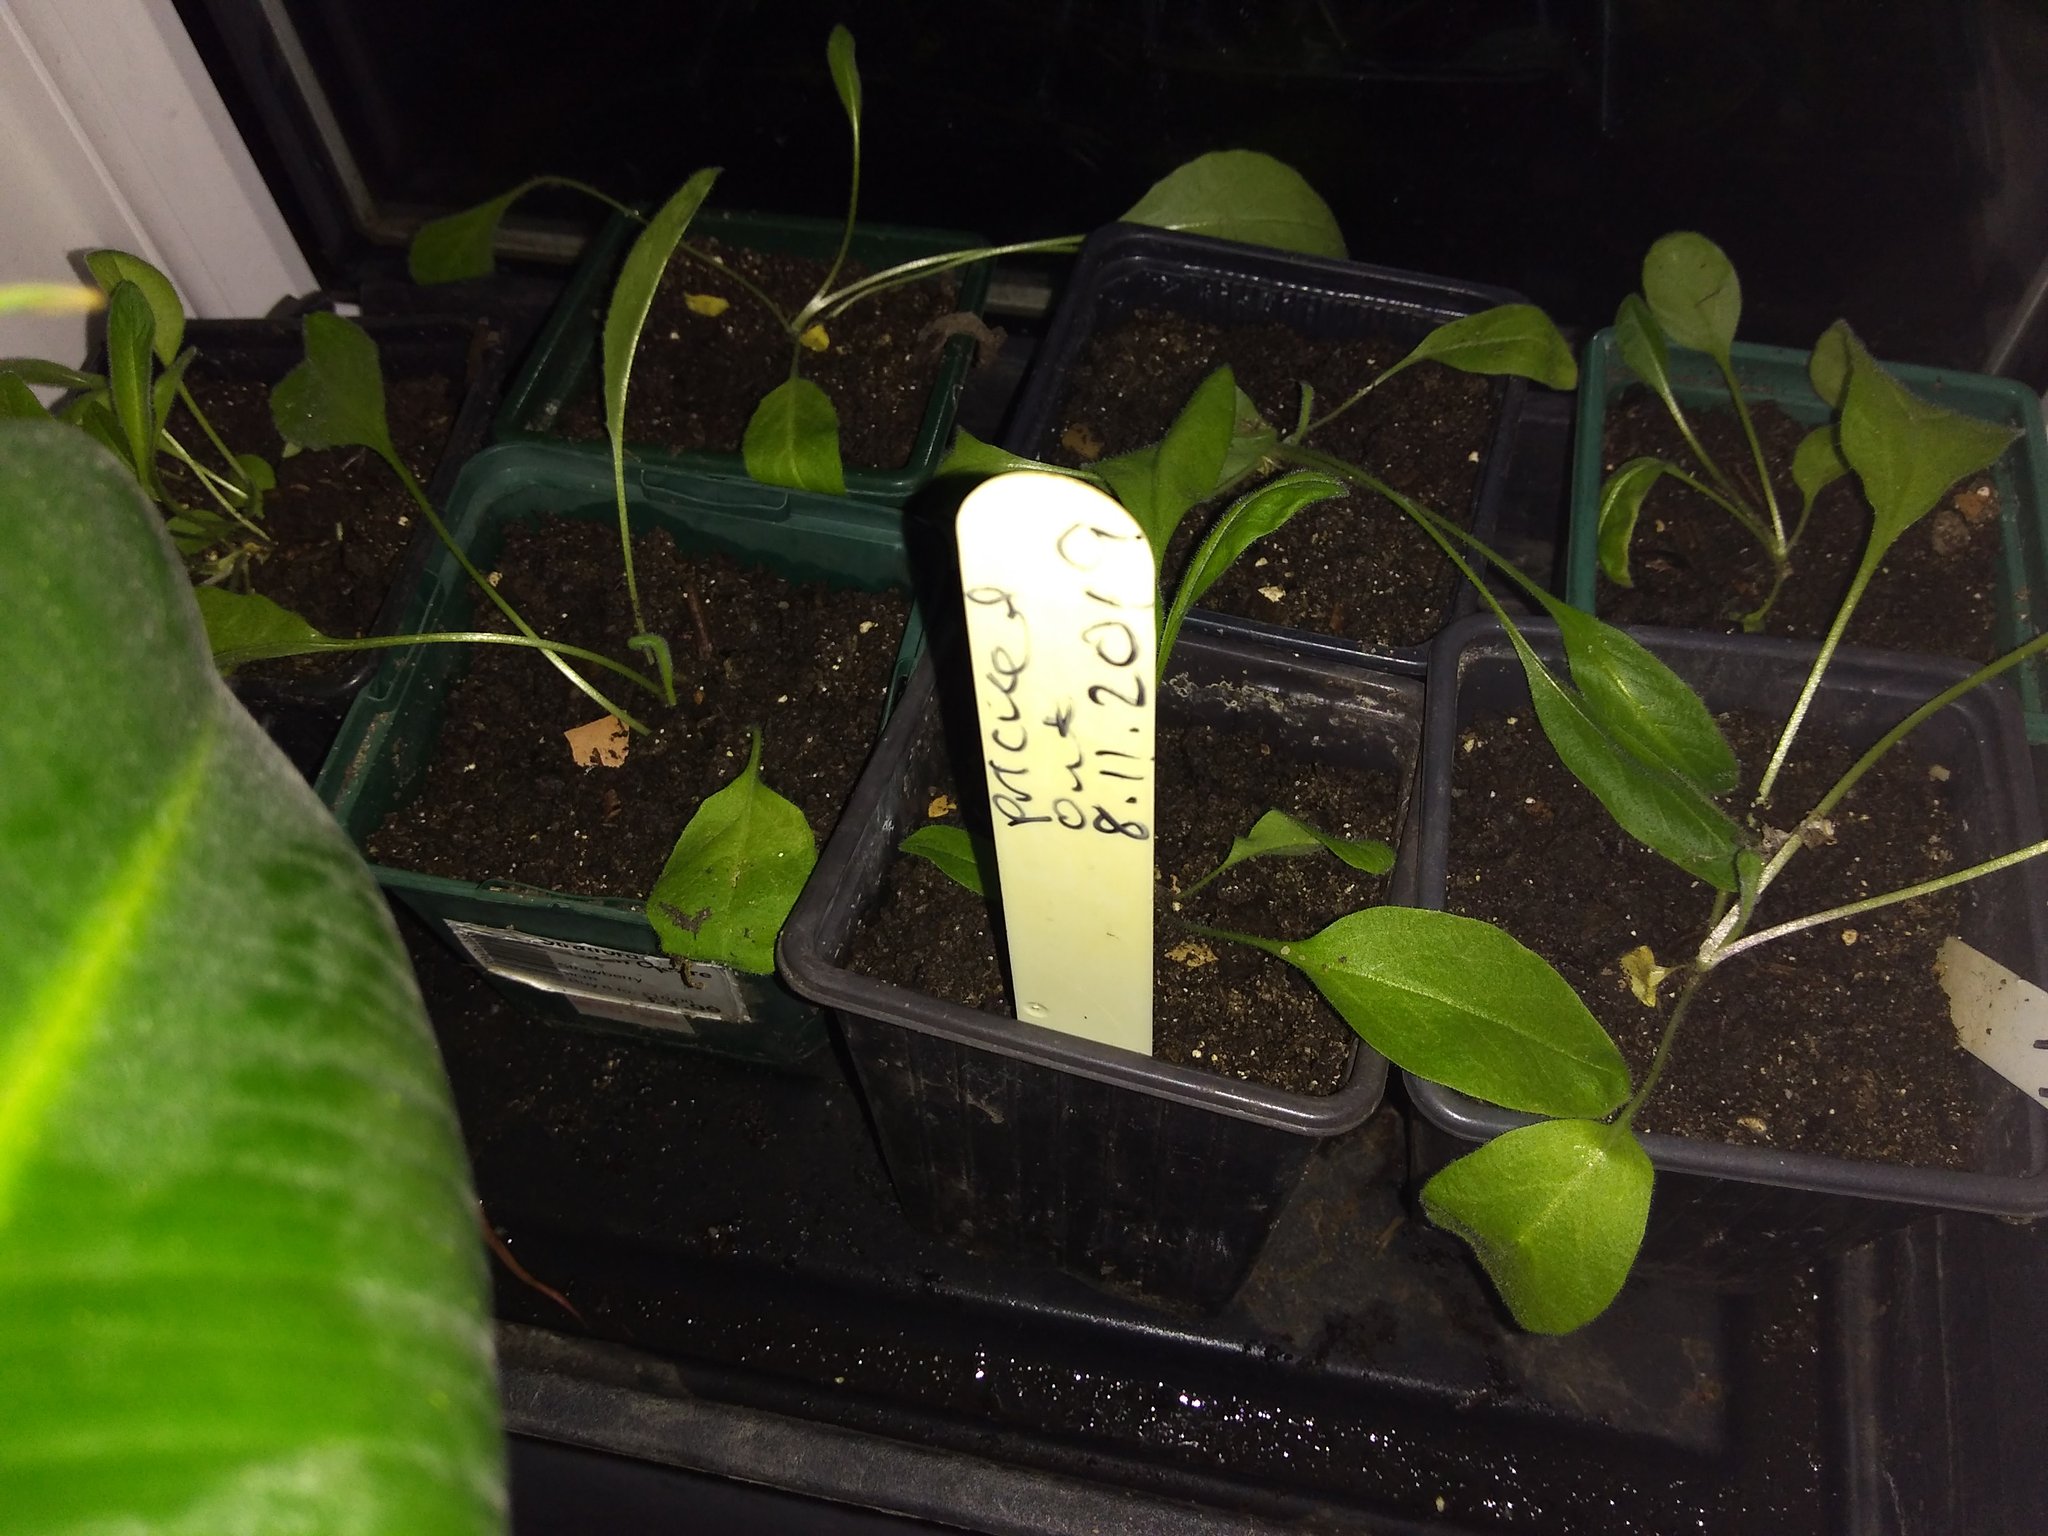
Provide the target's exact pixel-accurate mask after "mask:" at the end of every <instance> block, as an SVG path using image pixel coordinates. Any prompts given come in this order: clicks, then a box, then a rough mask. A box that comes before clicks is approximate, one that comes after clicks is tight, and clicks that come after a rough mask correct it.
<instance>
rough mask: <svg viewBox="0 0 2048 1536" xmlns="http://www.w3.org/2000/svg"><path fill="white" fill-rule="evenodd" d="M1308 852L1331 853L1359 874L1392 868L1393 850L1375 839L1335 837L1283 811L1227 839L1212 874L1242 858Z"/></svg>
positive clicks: (1221, 870) (1240, 862)
mask: <svg viewBox="0 0 2048 1536" xmlns="http://www.w3.org/2000/svg"><path fill="white" fill-rule="evenodd" d="M1310 853H1334V854H1335V855H1336V856H1337V857H1338V858H1340V859H1342V860H1343V861H1344V862H1345V863H1346V864H1348V865H1350V866H1351V867H1352V868H1353V869H1355V870H1357V871H1359V873H1361V874H1367V875H1384V874H1385V873H1386V872H1387V871H1388V870H1390V869H1392V868H1393V867H1394V850H1393V849H1391V848H1389V847H1388V846H1387V845H1386V844H1385V843H1383V842H1381V841H1380V840H1379V839H1378V838H1376V837H1366V838H1344V837H1338V836H1336V835H1334V834H1333V833H1329V832H1325V831H1323V830H1321V829H1320V828H1318V827H1312V826H1310V825H1309V824H1308V823H1307V822H1305V821H1303V820H1301V819H1300V818H1299V817H1295V816H1290V815H1288V814H1287V813H1286V812H1285V811H1268V812H1266V814H1265V815H1263V816H1261V817H1260V818H1259V819H1258V820H1257V821H1255V822H1253V823H1252V829H1251V831H1250V832H1248V833H1246V834H1245V835H1244V836H1243V837H1239V838H1233V839H1231V843H1230V852H1229V853H1228V854H1226V855H1225V856H1224V859H1223V862H1222V864H1220V865H1218V866H1217V869H1216V873H1217V874H1219V875H1220V874H1222V873H1223V871H1224V870H1226V869H1230V868H1233V867H1234V866H1236V865H1239V864H1242V863H1243V862H1244V861H1245V860H1246V859H1260V858H1275V857H1278V858H1299V857H1300V856H1302V855H1303V854H1310Z"/></svg>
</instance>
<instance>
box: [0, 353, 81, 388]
mask: <svg viewBox="0 0 2048 1536" xmlns="http://www.w3.org/2000/svg"><path fill="white" fill-rule="evenodd" d="M0 373H11V374H14V375H16V376H17V377H19V378H20V379H21V380H22V381H23V382H24V383H28V384H37V385H41V386H42V387H44V388H46V389H85V390H96V389H105V388H106V387H107V380H106V377H105V375H103V374H97V373H83V372H81V371H80V370H78V369H76V368H66V367H65V366H64V365H63V364H62V363H53V362H51V361H49V360H48V359H47V358H41V357H0Z"/></svg>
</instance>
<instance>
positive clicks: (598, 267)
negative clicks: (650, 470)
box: [492, 209, 994, 506]
mask: <svg viewBox="0 0 2048 1536" xmlns="http://www.w3.org/2000/svg"><path fill="white" fill-rule="evenodd" d="M690 227H691V230H692V232H693V233H696V234H699V235H708V236H712V237H715V238H717V239H719V240H721V241H724V242H725V243H727V244H729V245H741V246H747V247H750V248H751V249H754V250H759V251H770V252H775V253H777V254H781V255H791V256H808V257H815V258H818V259H820V260H824V261H830V260H831V259H832V256H833V254H834V253H835V252H836V251H837V250H838V249H839V241H840V237H841V235H842V234H843V232H844V229H845V226H844V225H843V224H840V223H838V222H836V221H833V220H830V219H806V218H795V217H784V216H780V215H775V214H760V213H723V212H720V211H718V210H716V209H707V210H705V211H704V212H702V213H700V214H698V215H697V217H696V218H695V219H694V220H693V221H692V223H691V226H690ZM639 228H640V226H639V224H638V223H636V222H634V221H632V220H629V219H627V218H626V217H625V216H624V215H623V214H618V215H614V216H613V217H612V219H611V220H610V222H608V223H607V224H606V225H605V227H604V228H603V229H602V230H601V231H599V233H598V234H597V236H596V238H594V239H593V240H592V241H591V242H590V248H589V249H588V250H587V251H585V252H584V255H583V260H582V262H581V263H580V264H579V265H578V266H577V268H576V271H575V273H574V275H573V276H571V278H570V279H569V286H568V288H567V289H566V290H565V291H564V292H563V294H562V298H561V301H560V303H558V304H557V305H556V307H555V312H554V314H553V315H552V316H551V317H550V318H549V320H548V323H547V326H546V328H545V329H543V330H542V332H541V334H540V339H539V340H538V341H536V342H535V343H534V347H533V351H532V354H531V355H530V356H529V357H528V358H527V360H526V362H525V365H524V366H523V367H522V368H521V369H520V371H519V375H518V377H517V378H516V379H515V380H514V381H513V383H512V387H511V388H510V389H509V390H508V391H506V394H505V399H504V402H503V404H502V405H501V406H500V408H499V411H498V416H497V420H496V423H495V424H494V426H493V428H492V436H493V439H494V440H495V441H497V442H500V443H510V442H549V443H556V444H562V443H564V442H566V440H565V439H563V438H561V437H559V436H557V435H556V434H555V430H554V429H555V424H556V422H557V420H558V418H559V417H560V416H561V414H562V412H563V410H564V408H565V407H567V406H568V405H570V404H571V403H572V402H573V401H575V400H576V399H577V398H578V397H579V396H588V397H591V398H596V397H597V395H598V394H599V392H600V389H601V387H602V384H601V381H602V376H603V368H604V355H603V331H604V316H605V307H606V305H608V304H609V303H610V301H611V285H612V281H613V279H614V278H615V277H616V275H617V273H618V270H619V265H620V263H621V262H623V261H624V260H625V259H626V252H627V251H628V250H629V249H630V248H631V246H632V243H633V238H634V236H635V234H636V233H637V232H638V230H639ZM985 243H986V242H985V241H982V240H980V239H977V238H976V237H975V236H973V235H964V234H957V233H954V232H952V231H947V230H932V229H905V228H899V227H896V226H893V225H886V224H870V225H860V226H858V227H856V229H855V230H854V236H853V245H852V249H851V255H852V257H853V259H854V260H855V261H858V262H861V263H864V264H865V265H866V266H867V267H869V268H870V269H871V270H881V269H883V268H887V267H893V266H896V265H898V264H900V263H902V262H906V261H916V260H918V259H920V258H922V257H926V256H942V255H945V254H946V253H948V252H950V251H967V250H975V249H977V248H979V247H981V246H982V245H984V244H985ZM993 270H994V263H992V262H987V261H982V262H976V263H974V264H973V265H971V266H967V267H962V268H959V269H957V270H956V271H955V272H954V273H953V274H952V275H953V278H954V279H955V280H956V281H957V282H958V283H959V285H960V288H959V293H958V295H957V297H956V299H955V308H956V309H958V310H961V311H964V312H966V313H968V314H974V315H979V314H980V313H981V306H982V303H983V302H984V300H985V299H986V298H987V296H988V284H989V277H990V275H991V273H992V271H993ZM974 346H975V344H974V340H973V338H972V337H969V336H953V337H951V338H949V339H948V340H947V341H946V343H945V345H944V347H943V348H942V349H941V351H940V357H939V365H938V367H937V369H936V370H935V372H934V375H933V383H932V388H931V394H930V396H929V397H928V398H927V400H926V403H925V411H924V420H923V424H922V425H921V426H920V427H919V428H918V434H917V443H916V446H915V447H914V448H913V449H912V450H911V455H910V458H909V460H908V462H906V463H905V464H904V465H903V466H902V467H901V468H899V469H886V470H884V469H862V468H857V467H854V466H852V465H849V466H848V467H847V470H846V490H847V494H848V495H849V496H852V497H855V498H857V499H859V500H862V501H873V502H879V503H883V504H885V505H888V506H901V505H903V503H904V502H905V501H906V500H908V499H909V498H910V496H911V495H912V494H914V493H915V492H916V491H918V490H920V489H922V487H923V486H924V484H925V482H926V481H927V480H929V479H930V478H931V474H932V470H933V468H934V467H935V466H936V465H937V464H938V462H939V460H940V459H941V458H943V457H944V456H945V453H946V448H947V446H948V444H949V443H950V442H951V440H952V436H953V417H954V414H955V412H956V411H957V410H958V408H959V404H960V392H961V390H962V389H964V388H965V387H966V384H967V375H968V372H969V371H970V369H971V368H972V367H973V362H974ZM627 446H628V448H629V450H630V451H631V452H632V454H633V457H634V458H635V459H637V460H638V461H639V462H641V463H642V464H647V465H658V466H664V467H668V468H674V469H684V470H690V471H693V472H695V473H697V474H701V475H713V476H717V477H719V478H722V479H735V480H745V479H746V478H747V470H746V465H745V463H744V461H743V460H742V459H741V457H740V455H739V454H737V453H712V452H708V451H706V452H671V451H667V450H663V449H660V448H656V447H653V446H651V445H647V444H631V443H629V444H628V445H627ZM575 447H576V451H577V452H580V453H586V454H595V455H597V456H599V457H602V458H605V459H607V460H608V459H609V457H610V453H611V449H610V447H609V445H608V444H607V443H606V442H605V441H604V440H603V439H602V438H601V437H600V438H599V439H598V440H597V441H595V442H592V443H588V444H577V445H575Z"/></svg>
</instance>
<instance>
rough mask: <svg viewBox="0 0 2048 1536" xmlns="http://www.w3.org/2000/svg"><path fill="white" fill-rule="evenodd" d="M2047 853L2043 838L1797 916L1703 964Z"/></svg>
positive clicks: (1713, 963)
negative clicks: (1949, 871)
mask: <svg viewBox="0 0 2048 1536" xmlns="http://www.w3.org/2000/svg"><path fill="white" fill-rule="evenodd" d="M2044 853H2048V839H2043V840H2042V841H2040V842H2038V843H2029V844H2028V845H2027V846H2026V847H2024V848H2017V849H2014V850H2013V851H2012V852H2011V853H2002V854H2000V855H1999V856H1998V857H1997V858H1995V859H1986V860H1985V861H1984V862H1983V863H1981V864H1972V865H1971V866H1970V867H1969V868H1968V869H1959V870H1957V871H1955V872H1954V873H1953V874H1947V875H1939V876H1937V877H1935V878H1934V879H1932V880H1923V881H1921V882H1920V883H1919V884H1918V885H1908V886H1904V887H1902V888H1900V889H1899V890H1896V891H1887V892H1886V893H1885V894H1884V895H1882V896H1866V897H1865V898H1864V899H1863V900H1861V901H1852V902H1850V903H1848V904H1847V905H1846V906H1840V907H1830V908H1828V910H1827V911H1825V912H1814V913H1811V914H1809V915H1808V916H1806V917H1795V918H1793V919H1792V920H1791V921H1790V922H1785V923H1780V924H1778V926H1777V927H1775V928H1766V929H1764V930H1762V931H1761V932H1759V933H1752V934H1749V935H1747V936H1745V937H1743V938H1740V939H1737V940H1735V942H1733V943H1732V944H1727V945H1724V946H1722V947H1721V948H1719V949H1716V950H1714V951H1713V953H1712V954H1710V955H1707V956H1706V957H1705V958H1703V959H1702V960H1701V961H1700V964H1701V965H1703V966H1705V967H1707V968H1708V969H1712V968H1713V967H1714V966H1717V965H1719V964H1720V963H1721V962H1722V961H1724V960H1732V959H1734V958H1735V956H1737V955H1739V954H1741V953H1743V951H1745V950H1750V949H1754V948H1756V947H1757V945H1759V944H1768V943H1770V942H1771V941H1772V940H1773V939H1782V938H1785V937H1787V936H1789V935H1791V934H1795V933H1801V932H1804V931H1805V930H1806V929H1808V928H1818V927H1820V926H1821V924H1823V923H1833V922H1839V921H1840V920H1841V919H1843V918H1845V917H1856V916H1859V915H1860V914H1862V913H1865V912H1875V911H1876V910H1877V909H1878V908H1879V907H1889V906H1894V905H1896V904H1897V903H1899V902H1902V901H1911V900H1912V899H1913V898H1914V897H1916V896H1931V895H1933V894H1934V893H1935V892H1936V891H1945V890H1947V889H1948V888H1949V887H1950V886H1952V885H1962V884H1964V883H1965V882H1967V881H1971V880H1979V879H1982V878H1983V877H1984V876H1985V875H1995V874H1997V873H1998V871H2000V870H2001V869H2010V868H2011V867H2012V866H2013V865H2015V864H2022V863H2025V862H2026V861H2027V860H2028V859H2031V858H2036V857H2038V856H2040V855H2041V854H2044Z"/></svg>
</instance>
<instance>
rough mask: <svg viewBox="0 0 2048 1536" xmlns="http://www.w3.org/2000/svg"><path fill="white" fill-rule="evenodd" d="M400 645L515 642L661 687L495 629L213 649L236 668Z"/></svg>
mask: <svg viewBox="0 0 2048 1536" xmlns="http://www.w3.org/2000/svg"><path fill="white" fill-rule="evenodd" d="M401 645H516V646H518V647H520V648H521V649H523V650H529V651H546V652H547V653H548V654H550V655H558V656H573V657H575V658H576V659H577V660H578V661H587V662H589V663H590V664H591V665H592V666H597V667H603V668H604V669H605V670H606V671H608V672H616V673H617V674H618V675H619V676H620V677H623V678H626V679H627V680H629V681H631V682H635V683H638V684H639V685H640V686H641V687H642V688H645V689H646V690H647V691H648V692H649V693H659V692H660V691H661V689H660V687H659V686H658V685H657V684H656V683H655V681H654V679H652V678H651V677H649V676H647V674H646V673H644V672H641V671H638V670H636V669H635V668H633V667H629V666H627V665H626V664H625V663H624V662H622V661H614V660H613V659H612V658H611V657H609V656H606V655H604V654H603V653H602V652H600V651H590V650H585V649H584V648H583V647H582V646H580V645H569V644H566V643H564V642H563V641H560V640H532V639H528V638H527V637H526V636H525V635H508V634H506V633H504V632H503V631H502V630H496V629H437V630H432V631H429V632H426V633H423V634H417V635H361V636H356V637H353V638H352V637H349V636H345V635H323V636H322V637H321V638H320V639H319V640H317V641H305V640H302V641H298V642H295V643H293V644H292V645H290V646H289V647H286V646H282V645H279V646H265V645H252V646H246V647H244V648H242V649H239V650H231V651H219V652H216V653H215V655H216V658H224V659H225V660H226V662H227V664H228V665H229V666H235V667H239V666H241V665H242V664H243V663H244V662H248V661H270V660H272V659H274V658H276V657H279V656H300V655H308V654H311V653H314V652H325V651H388V650H395V649H396V648H397V647H399V646H401ZM612 713H614V714H616V715H618V716H619V718H620V719H621V720H623V719H625V718H626V717H625V715H624V714H623V713H622V712H621V711H618V710H613V711H612Z"/></svg>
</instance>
